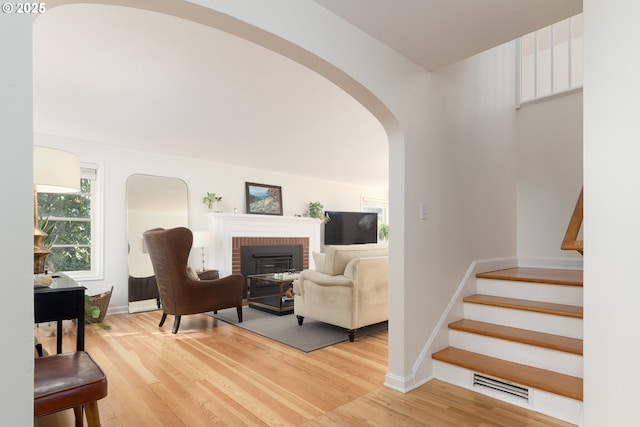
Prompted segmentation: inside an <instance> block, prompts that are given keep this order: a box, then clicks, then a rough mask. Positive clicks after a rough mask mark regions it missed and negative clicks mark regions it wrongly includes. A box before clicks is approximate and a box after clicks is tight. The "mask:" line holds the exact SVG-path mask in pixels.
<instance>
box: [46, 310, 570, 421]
mask: <svg viewBox="0 0 640 427" xmlns="http://www.w3.org/2000/svg"><path fill="white" fill-rule="evenodd" d="M159 319H160V313H159V312H148V313H138V314H118V315H109V316H107V317H106V319H105V323H107V324H109V325H112V327H113V328H112V329H111V330H103V329H100V328H99V327H97V326H96V325H88V326H87V327H86V350H87V352H88V353H89V354H90V355H91V356H92V357H93V358H94V360H95V361H96V362H97V363H98V364H99V365H100V366H101V367H102V369H103V370H104V372H105V373H106V375H107V378H108V382H109V394H108V396H107V397H106V398H105V399H103V400H101V401H100V402H99V408H100V416H101V420H102V425H103V426H104V427H115V426H123V427H145V426H148V427H168V426H171V427H198V426H309V427H316V426H437V427H448V426H451V427H460V426H479V427H480V426H482V427H487V426H505V427H525V426H536V427H545V426H550V427H560V426H563V427H566V426H570V425H571V424H567V423H564V422H561V421H558V420H555V419H553V418H549V417H547V416H544V415H541V414H538V413H535V412H531V411H527V410H525V409H522V408H519V407H517V406H513V405H508V404H505V403H502V402H500V401H497V400H495V399H492V398H489V397H487V396H484V395H481V394H478V393H474V392H471V391H468V390H465V389H462V388H458V387H455V386H451V385H448V384H445V383H443V382H440V381H437V380H433V381H430V382H429V383H427V384H425V385H423V386H422V387H420V388H418V389H416V390H413V391H411V392H409V393H406V394H403V393H400V392H397V391H394V390H391V389H388V388H386V387H383V385H382V384H383V382H384V376H385V373H386V370H387V332H386V331H384V332H379V333H376V334H374V335H371V336H367V337H357V338H356V341H355V342H353V343H349V342H344V343H340V344H337V345H334V346H330V347H326V348H324V349H321V350H317V351H314V352H311V353H304V352H301V351H299V350H296V349H293V348H291V347H288V346H285V345H282V344H279V343H277V342H275V341H271V340H269V339H267V338H264V337H261V336H259V335H256V334H253V333H251V332H248V331H245V330H243V329H240V328H237V327H235V326H232V325H229V324H226V323H224V322H222V321H218V320H215V319H213V318H211V317H208V316H206V315H193V316H183V319H182V325H181V327H180V331H179V332H178V334H177V335H173V334H171V326H170V324H171V322H170V321H168V322H167V323H168V326H167V325H165V327H164V328H162V329H161V328H158V321H159ZM169 320H171V321H172V319H169ZM292 322H295V319H294V318H292ZM36 334H37V335H38V338H39V340H40V341H41V342H42V343H43V345H44V347H45V348H47V349H48V350H49V351H52V350H54V349H55V337H46V336H44V334H42V333H41V332H39V331H36ZM74 339H75V337H74V333H73V332H71V333H67V334H65V335H64V349H65V351H71V350H72V349H73V342H74V341H73V340H74ZM72 425H73V414H72V412H71V411H65V412H63V413H59V414H54V415H50V416H48V417H43V418H41V419H40V420H39V422H38V427H56V426H72Z"/></svg>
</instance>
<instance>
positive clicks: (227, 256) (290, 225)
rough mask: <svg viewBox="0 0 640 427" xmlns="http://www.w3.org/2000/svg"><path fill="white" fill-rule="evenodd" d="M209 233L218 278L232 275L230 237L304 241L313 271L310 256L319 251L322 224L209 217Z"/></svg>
mask: <svg viewBox="0 0 640 427" xmlns="http://www.w3.org/2000/svg"><path fill="white" fill-rule="evenodd" d="M209 215H210V224H211V232H212V233H213V241H214V242H213V248H212V250H213V253H212V258H213V266H214V268H215V269H217V270H218V271H219V272H220V276H221V277H222V276H227V275H229V274H231V272H232V259H231V253H232V249H233V247H232V239H233V238H234V237H306V238H308V239H309V254H308V256H309V268H314V267H315V266H314V265H313V257H312V256H311V252H312V251H315V252H319V251H320V228H321V224H322V221H321V220H319V219H315V218H306V217H294V216H277V215H251V214H237V213H210V214H209Z"/></svg>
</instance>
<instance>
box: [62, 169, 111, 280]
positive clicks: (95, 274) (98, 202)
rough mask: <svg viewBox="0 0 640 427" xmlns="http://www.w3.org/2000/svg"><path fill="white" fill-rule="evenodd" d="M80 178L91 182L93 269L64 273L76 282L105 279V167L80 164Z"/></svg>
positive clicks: (91, 251) (91, 250) (90, 222)
mask: <svg viewBox="0 0 640 427" xmlns="http://www.w3.org/2000/svg"><path fill="white" fill-rule="evenodd" d="M80 177H81V178H83V179H90V180H91V193H90V195H89V197H90V212H91V214H90V221H89V224H90V228H91V244H90V253H91V268H90V269H89V270H82V271H63V273H65V274H66V275H68V276H69V277H71V278H73V279H75V280H102V279H103V264H104V263H103V226H102V224H103V217H104V215H103V214H104V212H103V203H102V201H103V194H104V179H103V167H102V164H100V163H98V162H85V161H81V162H80Z"/></svg>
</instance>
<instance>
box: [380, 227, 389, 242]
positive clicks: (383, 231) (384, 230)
mask: <svg viewBox="0 0 640 427" xmlns="http://www.w3.org/2000/svg"><path fill="white" fill-rule="evenodd" d="M378 239H380V240H389V224H380V226H379V227H378Z"/></svg>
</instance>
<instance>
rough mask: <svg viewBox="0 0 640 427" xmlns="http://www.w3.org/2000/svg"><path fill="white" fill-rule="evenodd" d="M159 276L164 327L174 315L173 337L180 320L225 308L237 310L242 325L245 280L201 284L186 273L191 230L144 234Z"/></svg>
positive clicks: (237, 276) (236, 276)
mask: <svg viewBox="0 0 640 427" xmlns="http://www.w3.org/2000/svg"><path fill="white" fill-rule="evenodd" d="M143 237H144V241H145V243H146V245H147V249H148V251H149V256H150V257H151V264H152V265H153V272H154V274H155V276H156V283H157V285H158V293H159V294H160V301H161V303H162V310H163V313H162V319H161V320H160V324H159V325H158V326H159V327H162V325H164V321H165V320H166V319H167V314H172V315H173V316H175V317H174V321H173V331H172V332H173V333H174V334H175V333H177V332H178V328H179V327H180V316H182V315H185V314H197V313H205V312H208V311H213V312H214V313H215V312H217V311H218V310H221V309H223V308H231V307H236V309H237V311H238V321H240V322H242V289H243V284H244V278H243V276H242V275H241V274H232V275H230V276H227V277H223V278H221V279H214V280H198V278H196V277H194V278H191V277H190V275H189V273H188V272H187V261H188V258H189V252H190V251H191V246H192V243H193V234H192V233H191V230H189V229H188V228H184V227H178V228H172V229H168V230H165V229H163V228H155V229H153V230H147V231H145V232H144V233H143Z"/></svg>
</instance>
